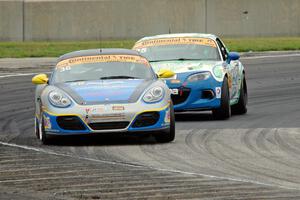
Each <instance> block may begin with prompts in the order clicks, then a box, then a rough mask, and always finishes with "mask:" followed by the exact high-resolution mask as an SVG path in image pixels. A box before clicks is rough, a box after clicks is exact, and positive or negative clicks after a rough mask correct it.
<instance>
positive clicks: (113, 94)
mask: <svg viewBox="0 0 300 200" xmlns="http://www.w3.org/2000/svg"><path fill="white" fill-rule="evenodd" d="M153 81H154V80H143V79H125V80H124V79H118V80H96V81H80V82H70V83H58V84H55V86H56V87H58V88H59V89H61V90H63V91H64V92H66V93H67V94H68V95H69V96H71V97H72V99H73V100H74V101H76V102H77V103H78V104H81V105H91V104H103V103H133V102H136V101H137V100H138V99H139V97H140V96H141V95H142V93H143V92H144V91H145V89H146V88H147V87H148V86H149V85H151V83H153Z"/></svg>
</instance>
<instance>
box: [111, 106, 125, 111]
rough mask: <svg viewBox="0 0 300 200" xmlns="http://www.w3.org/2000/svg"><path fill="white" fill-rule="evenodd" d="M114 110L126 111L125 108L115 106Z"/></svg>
mask: <svg viewBox="0 0 300 200" xmlns="http://www.w3.org/2000/svg"><path fill="white" fill-rule="evenodd" d="M112 110H118V111H119V110H125V108H124V106H113V107H112Z"/></svg>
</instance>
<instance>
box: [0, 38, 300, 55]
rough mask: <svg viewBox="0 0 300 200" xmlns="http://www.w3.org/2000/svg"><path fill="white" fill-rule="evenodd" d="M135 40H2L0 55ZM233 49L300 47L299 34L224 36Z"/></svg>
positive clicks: (112, 45)
mask: <svg viewBox="0 0 300 200" xmlns="http://www.w3.org/2000/svg"><path fill="white" fill-rule="evenodd" d="M134 42H135V40H115V41H89V42H82V41H78V42H0V58H23V57H57V56H60V55H62V54H64V53H67V52H71V51H75V50H81V49H92V48H128V49H130V48H131V47H132V46H133V44H134ZM224 42H225V44H226V45H227V47H228V48H229V49H230V50H231V51H237V52H248V51H284V50H300V37H271V38H225V39H224Z"/></svg>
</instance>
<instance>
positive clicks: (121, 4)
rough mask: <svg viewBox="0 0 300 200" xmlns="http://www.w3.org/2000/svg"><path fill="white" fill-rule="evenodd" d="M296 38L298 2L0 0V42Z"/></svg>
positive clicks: (299, 27)
mask: <svg viewBox="0 0 300 200" xmlns="http://www.w3.org/2000/svg"><path fill="white" fill-rule="evenodd" d="M169 32H172V33H176V32H208V33H215V34H218V35H221V36H223V37H224V36H225V37H235V36H299V35H300V1H299V0H24V1H22V0H18V1H17V0H16V1H14V0H12V1H9V0H6V1H4V0H0V40H2V41H6V40H26V41H35V40H49V41H50V40H51V41H52V40H102V39H124V38H126V39H129V38H133V39H136V38H140V37H143V36H145V35H154V34H162V33H169Z"/></svg>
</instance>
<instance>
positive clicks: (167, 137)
mask: <svg viewBox="0 0 300 200" xmlns="http://www.w3.org/2000/svg"><path fill="white" fill-rule="evenodd" d="M154 137H155V139H156V141H157V142H160V143H166V142H171V141H173V140H174V139H175V113H174V108H173V103H172V102H171V104H170V127H169V129H168V130H167V131H164V132H161V133H158V134H155V135H154Z"/></svg>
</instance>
